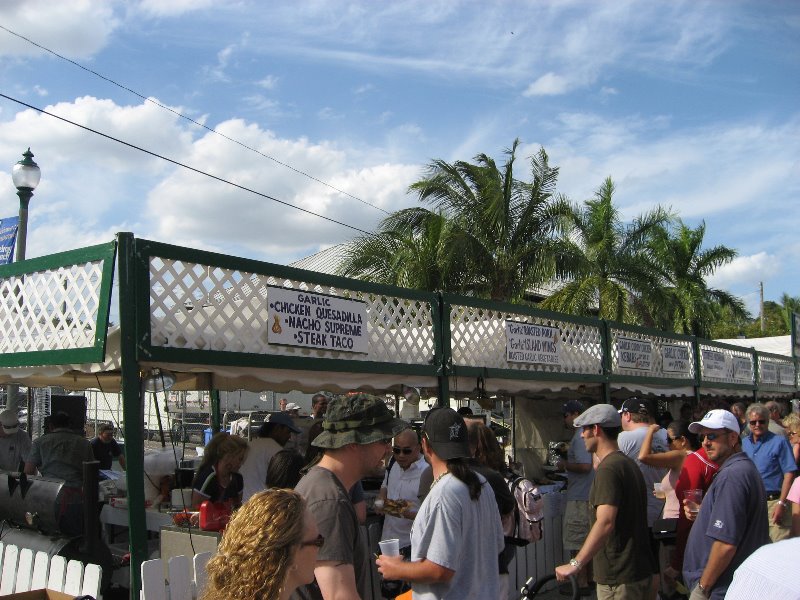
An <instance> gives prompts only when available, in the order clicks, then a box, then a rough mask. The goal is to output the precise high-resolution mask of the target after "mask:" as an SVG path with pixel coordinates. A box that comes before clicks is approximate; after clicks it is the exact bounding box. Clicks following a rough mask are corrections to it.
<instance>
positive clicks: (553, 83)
mask: <svg viewBox="0 0 800 600" xmlns="http://www.w3.org/2000/svg"><path fill="white" fill-rule="evenodd" d="M569 87H570V86H569V82H568V81H567V79H566V78H565V77H562V76H561V75H556V74H555V73H545V74H544V75H542V76H541V77H539V79H537V80H536V81H534V82H533V83H532V84H530V85H529V86H528V88H527V89H526V90H525V91H524V92H523V93H522V95H523V96H526V97H531V96H558V95H561V94H565V93H567V92H568V91H569Z"/></svg>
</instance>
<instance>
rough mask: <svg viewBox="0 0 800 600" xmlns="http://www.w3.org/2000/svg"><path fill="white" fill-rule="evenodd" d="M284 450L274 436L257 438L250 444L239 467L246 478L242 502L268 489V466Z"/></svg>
mask: <svg viewBox="0 0 800 600" xmlns="http://www.w3.org/2000/svg"><path fill="white" fill-rule="evenodd" d="M281 450H283V446H281V445H280V444H279V443H278V442H276V441H275V440H273V439H272V438H256V439H254V440H250V443H249V444H248V450H247V456H246V457H245V459H244V463H243V464H242V466H241V468H240V469H239V473H240V474H241V475H242V478H243V479H244V490H243V492H242V502H247V500H248V498H250V496H252V495H253V494H255V493H257V492H260V491H261V490H265V489H267V485H266V483H264V482H265V481H266V480H267V467H268V466H269V461H270V460H272V457H273V456H275V455H276V454H277V453H278V452H280V451H281Z"/></svg>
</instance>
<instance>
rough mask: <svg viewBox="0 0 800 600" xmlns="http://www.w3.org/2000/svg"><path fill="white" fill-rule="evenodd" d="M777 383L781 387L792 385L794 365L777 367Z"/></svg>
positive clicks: (784, 364)
mask: <svg viewBox="0 0 800 600" xmlns="http://www.w3.org/2000/svg"><path fill="white" fill-rule="evenodd" d="M778 381H779V382H780V384H781V385H792V386H793V385H794V365H787V364H786V363H781V364H780V365H778Z"/></svg>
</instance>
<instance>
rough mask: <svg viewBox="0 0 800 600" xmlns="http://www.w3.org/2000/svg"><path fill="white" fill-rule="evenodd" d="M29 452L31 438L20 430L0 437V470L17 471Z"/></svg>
mask: <svg viewBox="0 0 800 600" xmlns="http://www.w3.org/2000/svg"><path fill="white" fill-rule="evenodd" d="M30 451H31V438H29V437H28V434H27V433H26V432H24V431H22V429H18V430H17V431H16V433H12V434H11V435H6V436H4V437H0V469H3V470H5V471H19V470H20V468H19V466H20V465H19V463H20V462H22V461H24V460H25V458H26V457H27V456H28V453H29V452H30Z"/></svg>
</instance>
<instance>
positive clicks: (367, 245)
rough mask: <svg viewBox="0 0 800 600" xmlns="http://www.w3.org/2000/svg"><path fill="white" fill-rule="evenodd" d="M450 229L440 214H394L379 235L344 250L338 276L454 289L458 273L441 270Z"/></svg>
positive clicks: (407, 211)
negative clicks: (448, 229)
mask: <svg viewBox="0 0 800 600" xmlns="http://www.w3.org/2000/svg"><path fill="white" fill-rule="evenodd" d="M422 216H424V217H425V218H417V217H422ZM448 226H449V224H448V222H447V220H446V219H445V218H444V217H443V216H442V215H441V214H437V213H430V212H429V213H427V214H426V215H418V214H417V212H416V210H415V209H405V210H401V211H398V212H395V213H392V214H391V215H389V216H388V217H386V218H385V219H384V220H383V221H382V222H381V223H380V225H379V228H378V233H377V234H375V235H372V236H359V237H357V238H355V239H353V240H352V241H351V242H350V243H348V244H346V245H345V246H344V249H343V258H342V262H341V264H340V265H339V268H338V269H337V272H338V274H339V275H342V276H344V277H357V278H359V279H363V280H365V281H373V282H375V283H384V284H389V285H397V286H401V287H407V288H413V289H421V290H429V291H432V290H441V289H452V288H453V287H454V286H457V285H458V282H459V281H460V279H459V273H458V270H457V269H455V268H454V267H455V265H451V266H450V267H451V268H450V270H449V271H448V272H445V271H444V270H443V269H442V267H441V266H440V265H441V264H442V263H443V261H442V260H441V255H442V254H444V252H445V244H444V240H443V234H444V232H445V231H446V230H447V228H448ZM444 237H446V235H444Z"/></svg>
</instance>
